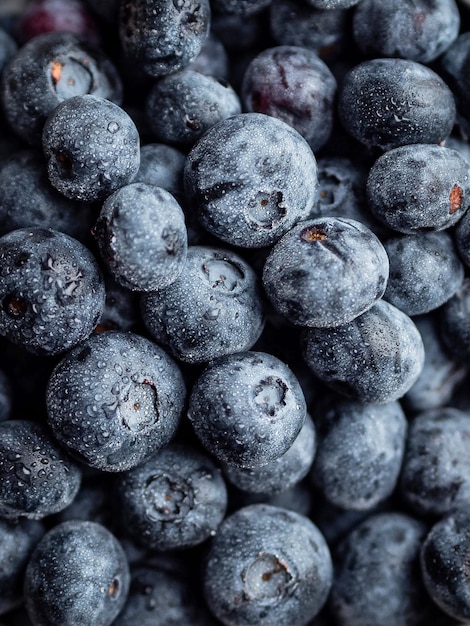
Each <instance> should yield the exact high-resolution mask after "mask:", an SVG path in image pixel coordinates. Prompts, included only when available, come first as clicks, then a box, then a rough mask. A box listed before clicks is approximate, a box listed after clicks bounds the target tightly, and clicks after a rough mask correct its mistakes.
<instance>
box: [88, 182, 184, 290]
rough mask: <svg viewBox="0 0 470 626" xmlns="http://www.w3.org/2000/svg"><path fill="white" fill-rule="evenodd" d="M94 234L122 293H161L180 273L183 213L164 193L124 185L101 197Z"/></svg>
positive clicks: (153, 189)
mask: <svg viewBox="0 0 470 626" xmlns="http://www.w3.org/2000/svg"><path fill="white" fill-rule="evenodd" d="M94 234H95V237H96V241H97V242H98V246H99V249H100V253H101V257H102V259H103V261H104V263H105V265H106V266H107V268H108V270H109V271H110V272H111V274H112V275H113V276H114V278H115V279H116V280H117V282H118V283H119V284H121V285H122V286H123V287H126V288H127V289H130V290H133V291H156V290H158V289H164V288H165V287H168V285H170V284H171V283H172V282H174V281H175V280H176V279H177V278H178V276H179V275H180V274H181V272H182V271H183V267H184V264H185V261H186V252H187V247H188V244H187V239H188V236H187V232H186V226H185V222H184V214H183V210H182V209H181V207H180V206H179V204H178V202H177V201H176V200H175V198H174V197H173V196H172V195H171V194H170V193H169V192H168V191H165V189H162V188H160V187H155V186H154V185H146V184H144V183H131V184H129V185H124V186H123V187H121V188H120V189H118V190H117V191H115V192H114V193H113V194H111V195H110V196H108V197H107V198H106V200H105V202H104V204H103V207H102V209H101V212H100V215H99V217H98V221H97V222H96V224H95V227H94Z"/></svg>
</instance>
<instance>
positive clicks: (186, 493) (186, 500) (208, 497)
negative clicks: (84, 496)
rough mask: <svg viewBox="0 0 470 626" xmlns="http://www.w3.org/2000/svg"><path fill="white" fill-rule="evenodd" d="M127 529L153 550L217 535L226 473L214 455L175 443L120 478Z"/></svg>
mask: <svg viewBox="0 0 470 626" xmlns="http://www.w3.org/2000/svg"><path fill="white" fill-rule="evenodd" d="M115 492H116V498H117V501H118V510H119V511H121V526H122V528H123V530H124V531H125V532H126V534H128V535H129V536H130V537H132V538H133V539H134V540H135V541H136V542H137V543H138V544H140V545H141V546H143V547H145V548H148V549H150V550H170V549H174V548H178V549H179V548H188V547H190V546H196V545H198V544H200V543H202V542H203V541H205V540H206V539H208V538H209V537H211V536H213V535H214V534H215V532H216V530H217V528H218V527H219V525H220V523H221V522H222V520H223V518H224V516H225V511H226V508H227V490H226V487H225V482H224V480H223V478H222V473H221V471H220V469H219V468H218V467H216V466H215V465H214V463H213V462H212V461H211V459H210V457H209V456H208V455H206V454H204V453H201V452H199V451H198V450H196V449H193V448H192V447H190V446H188V445H181V444H179V445H178V444H170V445H169V446H167V447H165V448H164V449H163V450H161V451H159V452H158V453H157V454H155V455H153V456H152V457H151V458H150V459H149V460H148V461H146V462H145V463H143V464H141V465H139V466H138V467H136V468H135V469H133V470H131V471H128V472H124V473H123V474H121V475H120V476H118V477H117V478H116V480H115Z"/></svg>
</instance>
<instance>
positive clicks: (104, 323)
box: [95, 273, 141, 332]
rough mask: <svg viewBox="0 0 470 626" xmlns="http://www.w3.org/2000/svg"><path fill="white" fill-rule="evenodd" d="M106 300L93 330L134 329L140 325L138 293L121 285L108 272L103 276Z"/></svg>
mask: <svg viewBox="0 0 470 626" xmlns="http://www.w3.org/2000/svg"><path fill="white" fill-rule="evenodd" d="M104 280H105V286H106V301H105V305H104V311H103V314H102V316H101V317H100V320H99V322H98V324H97V326H96V328H95V332H102V331H105V330H130V331H136V330H137V329H138V327H140V326H141V321H140V312H139V297H138V294H137V293H135V292H133V291H130V290H129V289H126V288H125V287H122V286H121V285H120V284H119V283H117V282H116V281H115V280H114V278H113V277H112V276H111V275H109V274H108V273H106V274H105V276H104Z"/></svg>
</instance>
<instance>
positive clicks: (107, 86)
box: [1, 32, 122, 146]
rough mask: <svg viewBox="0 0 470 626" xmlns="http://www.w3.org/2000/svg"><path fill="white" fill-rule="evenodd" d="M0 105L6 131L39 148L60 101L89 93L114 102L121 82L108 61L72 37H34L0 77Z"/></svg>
mask: <svg viewBox="0 0 470 626" xmlns="http://www.w3.org/2000/svg"><path fill="white" fill-rule="evenodd" d="M1 94H2V105H3V111H4V114H5V116H6V119H7V121H8V123H9V125H10V126H11V128H12V129H13V130H14V131H15V132H16V133H17V134H18V135H19V136H20V137H21V138H22V139H24V140H25V141H26V142H27V143H30V144H33V145H36V146H40V145H41V133H42V129H43V126H44V123H45V121H46V118H47V117H48V115H49V114H50V113H51V112H52V111H53V109H55V107H56V106H57V105H58V104H60V103H61V102H63V101H64V100H66V99H68V98H71V97H74V96H78V95H85V94H93V95H96V96H100V97H103V98H107V99H108V100H112V101H113V102H115V103H116V104H120V103H121V100H122V84H121V79H120V78H119V74H118V72H117V70H116V68H115V67H114V65H113V64H112V62H111V61H110V60H109V59H108V58H107V57H106V56H105V55H104V54H103V52H101V51H100V50H99V49H98V48H96V47H95V46H94V45H93V44H90V43H89V42H87V41H86V40H84V39H81V38H80V37H78V36H77V35H74V34H73V33H67V32H55V33H47V34H44V35H40V36H39V37H35V38H34V39H32V40H31V41H29V42H28V43H26V44H25V45H24V46H22V47H21V48H20V49H19V51H18V52H17V54H16V55H15V56H14V57H13V58H12V59H11V61H10V63H9V64H8V66H7V67H6V68H5V71H4V72H3V76H2V87H1Z"/></svg>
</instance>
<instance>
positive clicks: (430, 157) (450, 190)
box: [366, 144, 470, 234]
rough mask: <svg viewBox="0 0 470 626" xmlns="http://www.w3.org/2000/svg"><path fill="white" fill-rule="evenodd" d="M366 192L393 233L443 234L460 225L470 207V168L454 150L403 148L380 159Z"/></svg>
mask: <svg viewBox="0 0 470 626" xmlns="http://www.w3.org/2000/svg"><path fill="white" fill-rule="evenodd" d="M366 192H367V200H368V205H369V208H370V210H371V211H372V212H373V213H374V215H375V216H376V217H377V218H378V219H379V220H380V221H382V222H384V223H385V224H386V225H387V226H389V227H390V228H392V229H393V230H396V231H399V232H401V233H410V234H414V233H420V232H422V233H423V232H428V231H430V230H436V231H437V230H443V229H445V228H449V227H450V226H453V225H454V224H456V223H457V222H458V220H460V219H461V218H462V216H463V215H465V213H466V211H467V209H468V207H469V206H470V166H469V163H468V161H467V160H466V159H465V157H464V156H462V154H460V153H459V152H457V151H456V150H452V149H451V148H444V147H442V146H434V145H429V144H413V145H407V146H401V147H399V148H395V149H393V150H389V151H388V152H386V153H385V154H383V155H382V156H380V157H379V158H378V159H377V160H376V161H375V163H374V165H373V166H372V168H371V170H370V172H369V176H368V179H367V186H366Z"/></svg>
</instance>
